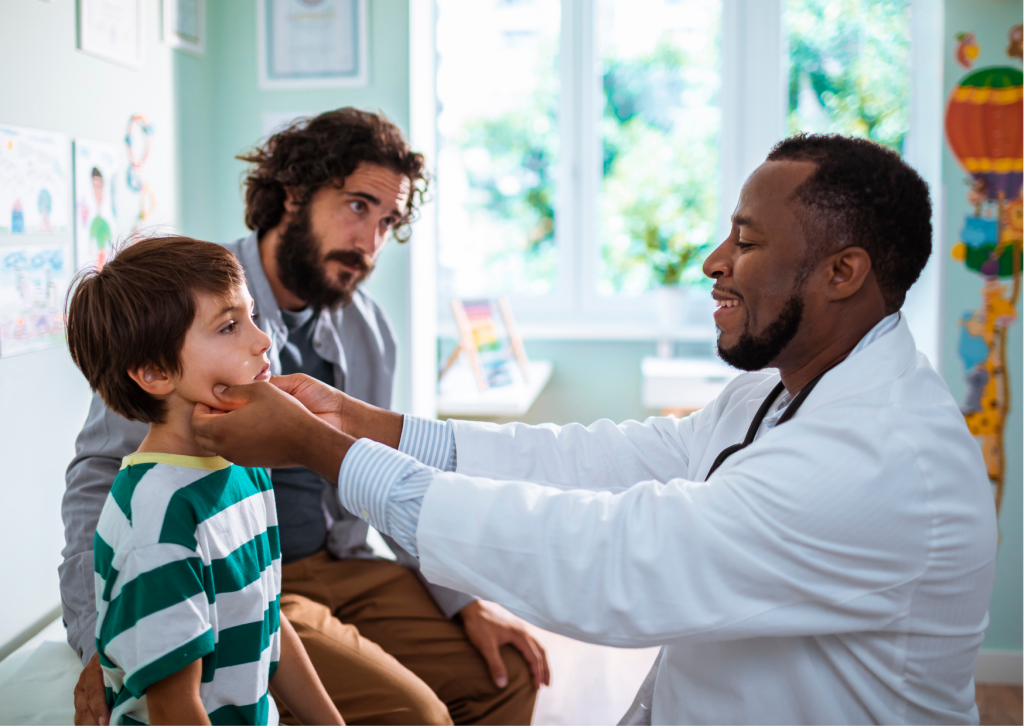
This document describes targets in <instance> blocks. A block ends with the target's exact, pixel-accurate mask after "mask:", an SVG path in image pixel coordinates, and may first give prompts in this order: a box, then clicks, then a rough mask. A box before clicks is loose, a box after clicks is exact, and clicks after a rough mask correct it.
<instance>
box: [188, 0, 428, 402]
mask: <svg viewBox="0 0 1024 726" xmlns="http://www.w3.org/2000/svg"><path fill="white" fill-rule="evenodd" d="M368 7H369V36H370V37H369V57H370V80H369V83H368V85H366V86H365V87H362V88H327V89H303V90H274V91H269V90H264V89H261V88H259V84H258V80H257V65H256V63H257V45H256V2H255V0H208V2H207V16H206V23H207V25H206V30H207V36H206V49H207V50H206V54H205V55H204V56H203V57H201V58H195V57H188V56H185V55H184V54H179V56H180V57H179V58H178V62H177V64H176V71H177V79H176V84H177V92H178V95H179V114H180V116H179V118H180V122H179V129H180V133H181V146H182V155H181V159H182V167H181V168H182V177H181V184H182V212H183V213H182V227H183V232H184V233H185V234H191V235H194V236H197V237H200V238H203V239H210V240H214V241H227V240H232V239H236V238H238V237H241V236H243V235H245V234H247V233H248V230H247V229H246V228H245V222H244V209H245V207H244V203H243V197H242V191H241V186H240V183H241V179H242V175H243V173H244V171H245V164H243V163H242V162H240V161H236V160H235V159H234V156H235V155H236V154H239V153H241V152H243V151H245V150H247V149H249V148H251V147H252V146H253V145H254V144H255V143H256V142H257V141H259V139H260V137H261V135H262V133H263V115H264V114H265V113H285V112H288V113H290V112H295V113H301V114H315V113H319V112H321V111H326V110H329V109H333V108H338V107H341V106H357V107H360V108H364V109H367V110H370V111H381V112H383V113H384V114H385V115H387V116H388V118H390V119H391V120H392V121H394V122H395V123H396V124H397V125H398V126H399V127H400V128H401V129H402V130H403V131H405V132H406V133H408V130H409V42H408V38H409V7H408V0H372V1H371V2H369V3H368ZM408 264H409V253H408V249H407V248H406V247H404V246H402V245H398V244H396V243H395V242H394V241H392V242H389V243H388V247H387V248H385V250H384V252H383V253H382V256H381V259H380V260H379V262H378V267H377V271H376V272H374V273H373V276H372V277H371V278H370V280H369V281H368V282H367V284H366V288H365V289H367V290H368V291H369V292H370V294H371V295H373V296H374V297H375V298H376V299H377V301H378V302H379V303H380V304H381V306H382V307H383V308H384V310H385V311H387V314H388V316H389V317H390V318H391V322H392V324H393V325H394V328H395V333H396V335H397V337H398V340H399V360H398V371H397V381H398V383H397V387H396V392H395V407H396V408H397V409H399V410H403V409H404V408H405V405H406V401H408V400H409V392H408V375H407V370H408V345H407V344H406V341H408V312H407V311H408V307H409V302H408V294H407V290H408V282H407V280H408Z"/></svg>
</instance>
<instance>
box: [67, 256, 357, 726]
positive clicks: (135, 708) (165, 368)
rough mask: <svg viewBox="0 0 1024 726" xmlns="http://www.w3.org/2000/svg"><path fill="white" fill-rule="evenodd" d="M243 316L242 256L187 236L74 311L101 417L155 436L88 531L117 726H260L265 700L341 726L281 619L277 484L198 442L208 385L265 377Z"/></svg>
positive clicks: (75, 340)
mask: <svg viewBox="0 0 1024 726" xmlns="http://www.w3.org/2000/svg"><path fill="white" fill-rule="evenodd" d="M252 309H253V302H252V298H251V297H250V296H249V292H248V290H247V289H246V285H245V277H244V274H243V272H242V269H241V267H240V266H239V264H238V262H237V260H236V259H235V257H234V256H233V255H232V254H231V253H230V252H228V251H227V250H225V249H224V248H223V247H221V246H219V245H215V244H212V243H209V242H200V241H197V240H193V239H188V238H186V237H163V238H153V239H144V240H141V241H139V242H137V243H135V244H134V245H131V246H130V247H127V248H125V249H124V250H123V251H121V253H120V254H118V255H117V256H116V257H115V258H114V259H113V260H111V261H110V262H109V263H108V264H106V265H105V266H104V267H103V268H102V269H101V270H99V271H92V272H89V273H86V274H85V275H83V276H82V277H81V278H80V281H79V284H78V287H77V288H76V289H75V291H74V293H73V295H72V296H71V298H70V300H69V302H68V309H67V323H68V347H69V348H70V351H71V358H72V360H74V362H75V364H76V365H77V366H78V367H79V368H80V369H81V370H82V373H83V374H85V377H86V379H87V380H88V381H89V385H90V386H91V387H92V388H93V390H96V391H98V392H99V393H100V395H101V396H102V398H103V400H104V402H106V404H107V406H109V407H110V408H111V409H112V410H114V411H116V412H118V413H120V414H122V415H123V416H125V417H126V418H129V419H132V420H136V421H143V422H146V423H149V424H150V428H149V433H148V435H147V436H146V438H145V440H144V441H143V442H142V445H141V446H140V447H139V449H138V451H136V452H135V453H134V454H131V455H130V456H127V457H125V459H124V462H123V464H122V467H121V471H120V472H119V474H118V476H117V478H116V479H115V480H114V484H113V487H112V488H111V490H110V494H109V496H108V497H107V501H106V504H105V505H104V507H103V513H102V514H101V515H100V520H99V524H98V525H97V528H96V538H95V545H94V546H95V562H96V607H97V611H98V619H97V622H96V647H97V651H98V652H99V657H100V662H101V664H102V666H103V673H104V681H105V685H106V687H107V702H108V704H109V705H110V707H111V719H110V722H111V723H114V724H117V723H140V722H142V723H153V724H157V723H179V724H183V723H207V724H208V723H246V724H257V723H260V724H262V723H267V722H268V719H269V718H270V717H271V712H272V708H271V704H270V701H269V696H268V688H269V687H270V686H273V689H274V695H275V696H277V697H278V698H279V699H280V700H281V701H282V702H283V703H284V704H285V705H287V707H288V708H289V710H290V711H291V712H292V713H293V714H295V715H296V717H298V718H299V719H300V720H301V721H303V722H304V723H334V724H341V723H344V722H343V721H342V718H341V715H340V714H339V713H338V711H337V709H336V708H335V706H334V704H333V703H332V702H331V700H330V698H329V697H328V696H327V692H326V691H325V690H324V688H323V686H322V685H321V683H320V680H319V678H318V677H317V675H316V673H315V672H314V671H313V667H312V665H311V663H310V661H309V658H308V656H307V655H306V651H305V650H304V648H303V646H302V643H301V642H300V641H299V638H298V636H297V635H296V634H295V631H294V630H293V629H292V627H291V625H290V624H289V623H288V621H287V620H286V619H285V617H284V616H283V615H281V614H280V593H281V554H280V545H279V540H278V535H277V513H276V509H275V506H274V492H273V489H272V487H271V484H270V477H269V476H268V475H267V473H266V471H264V470H263V469H246V468H242V467H238V466H233V465H232V464H230V463H228V462H227V461H225V460H224V459H221V458H220V457H217V456H212V455H211V454H210V453H209V452H208V451H205V450H203V449H202V447H200V446H199V445H198V443H197V442H196V440H195V438H194V436H193V434H192V429H191V425H190V421H191V416H192V410H193V408H194V407H195V404H196V403H197V402H203V403H206V404H214V403H216V400H217V399H216V398H215V397H214V395H213V392H212V391H213V387H214V386H215V385H217V384H220V383H226V384H234V383H249V382H252V381H254V380H255V381H265V380H268V379H269V378H270V365H269V363H268V361H267V357H266V355H265V353H266V351H267V350H268V349H269V347H270V344H271V341H270V338H269V337H268V336H267V335H266V334H264V333H263V332H262V331H261V330H260V329H259V328H257V327H256V325H255V324H254V323H253V317H252Z"/></svg>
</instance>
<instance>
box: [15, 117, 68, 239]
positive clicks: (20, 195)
mask: <svg viewBox="0 0 1024 726" xmlns="http://www.w3.org/2000/svg"><path fill="white" fill-rule="evenodd" d="M70 150H71V144H70V142H69V139H68V137H67V136H65V135H64V134H56V133H51V132H49V131H39V130H36V129H26V128H21V127H18V126H0V235H16V234H18V235H20V234H26V235H39V234H57V235H60V234H70V232H71V154H70Z"/></svg>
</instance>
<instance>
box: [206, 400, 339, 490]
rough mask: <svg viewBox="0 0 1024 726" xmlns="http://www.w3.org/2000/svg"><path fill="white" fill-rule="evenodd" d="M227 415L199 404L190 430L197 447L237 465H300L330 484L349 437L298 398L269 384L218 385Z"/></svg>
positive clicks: (335, 481) (336, 479) (332, 481)
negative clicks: (193, 434) (197, 443)
mask: <svg viewBox="0 0 1024 726" xmlns="http://www.w3.org/2000/svg"><path fill="white" fill-rule="evenodd" d="M214 394H215V395H216V396H217V398H218V399H219V401H220V403H221V407H222V408H223V409H224V410H225V411H227V413H223V412H219V413H218V412H217V411H215V410H214V409H211V408H210V407H209V406H207V405H205V404H202V403H197V404H196V407H195V410H194V411H193V412H192V430H193V432H195V435H196V439H197V440H198V441H199V445H200V446H202V447H203V448H204V449H206V450H207V451H211V452H213V453H215V454H219V455H220V456H223V457H224V458H225V459H227V460H228V461H232V462H234V463H236V464H239V465H241V466H261V467H274V468H276V467H283V466H304V467H306V468H307V469H312V470H313V471H315V472H316V473H318V474H320V476H322V477H324V478H325V479H326V480H327V481H329V482H331V483H332V484H337V482H338V471H339V470H340V469H341V461H342V459H344V458H345V454H346V453H347V452H348V449H349V447H350V446H351V445H352V444H353V443H355V439H353V438H352V437H351V436H347V435H346V434H344V433H342V432H341V431H339V430H338V429H337V428H335V427H333V426H331V425H329V424H328V423H326V422H325V421H324V420H322V419H320V418H317V417H316V416H315V415H314V414H312V413H310V412H309V411H308V410H307V409H306V407H305V406H303V405H302V404H301V403H300V402H299V401H298V400H297V399H295V398H293V397H292V396H290V395H288V394H287V393H285V392H284V391H282V390H280V389H279V388H277V387H276V386H273V385H271V384H270V383H264V382H260V383H248V384H245V385H242V386H230V387H227V386H217V388H215V389H214Z"/></svg>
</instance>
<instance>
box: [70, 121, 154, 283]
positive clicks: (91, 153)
mask: <svg viewBox="0 0 1024 726" xmlns="http://www.w3.org/2000/svg"><path fill="white" fill-rule="evenodd" d="M127 173H128V159H127V154H126V152H125V149H124V147H123V146H122V145H119V144H110V143H106V142H103V141H89V140H87V139H75V252H76V258H77V267H78V269H82V268H83V267H95V268H97V269H99V268H101V267H103V264H104V263H105V262H107V261H108V260H109V259H110V258H111V257H112V256H113V251H114V248H115V246H116V245H117V244H118V243H121V242H123V241H124V238H125V237H126V236H127V235H128V234H130V233H131V231H132V229H133V222H134V221H135V220H137V219H138V216H139V194H138V192H136V191H134V190H132V189H131V188H130V187H129V186H128V184H127V182H126V179H127Z"/></svg>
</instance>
